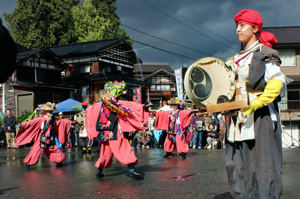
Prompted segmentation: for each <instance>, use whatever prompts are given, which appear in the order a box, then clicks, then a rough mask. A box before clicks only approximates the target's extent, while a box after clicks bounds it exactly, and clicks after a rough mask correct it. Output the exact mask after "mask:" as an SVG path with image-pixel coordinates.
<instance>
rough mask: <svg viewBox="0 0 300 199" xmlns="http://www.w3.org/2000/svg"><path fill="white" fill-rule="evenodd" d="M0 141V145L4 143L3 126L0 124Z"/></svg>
mask: <svg viewBox="0 0 300 199" xmlns="http://www.w3.org/2000/svg"><path fill="white" fill-rule="evenodd" d="M0 142H1V145H2V146H4V145H5V131H4V128H3V127H2V126H1V124H0Z"/></svg>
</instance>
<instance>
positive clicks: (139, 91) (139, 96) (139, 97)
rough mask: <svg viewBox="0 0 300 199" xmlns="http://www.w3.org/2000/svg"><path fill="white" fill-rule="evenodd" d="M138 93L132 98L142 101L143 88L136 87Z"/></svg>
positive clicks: (137, 101) (138, 101)
mask: <svg viewBox="0 0 300 199" xmlns="http://www.w3.org/2000/svg"><path fill="white" fill-rule="evenodd" d="M134 93H136V95H133V96H132V100H133V101H135V102H136V103H142V94H141V88H136V92H134Z"/></svg>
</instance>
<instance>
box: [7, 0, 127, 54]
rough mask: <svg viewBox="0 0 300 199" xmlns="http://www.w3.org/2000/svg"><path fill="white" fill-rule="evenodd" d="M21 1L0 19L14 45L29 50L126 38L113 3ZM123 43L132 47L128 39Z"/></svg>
mask: <svg viewBox="0 0 300 199" xmlns="http://www.w3.org/2000/svg"><path fill="white" fill-rule="evenodd" d="M24 1H25V2H24ZM24 1H21V0H17V8H16V9H15V10H14V11H13V12H12V13H11V14H3V16H4V18H5V20H6V21H7V22H8V24H9V29H10V33H11V35H12V37H13V39H14V40H15V42H17V43H19V44H21V45H22V46H24V47H26V48H28V49H30V50H36V49H42V48H47V47H50V46H53V45H62V44H69V43H77V42H85V41H95V40H104V39H112V38H118V37H123V38H128V39H129V36H128V35H127V33H126V32H125V30H124V29H123V28H121V26H120V24H121V21H120V19H119V17H118V16H117V15H116V13H115V10H116V5H115V3H116V0H92V1H90V0H85V1H83V2H82V3H81V4H80V5H79V0H24ZM26 2H28V3H26ZM33 4H34V5H33ZM36 5H38V6H36ZM43 7H45V8H46V9H44V8H43ZM47 9H48V10H47ZM61 15H63V16H61ZM64 16H66V17H64ZM102 29H104V30H108V31H110V32H113V33H108V32H106V31H104V30H102ZM114 33H115V34H114ZM126 42H127V43H128V44H129V45H131V44H132V43H131V41H130V40H126Z"/></svg>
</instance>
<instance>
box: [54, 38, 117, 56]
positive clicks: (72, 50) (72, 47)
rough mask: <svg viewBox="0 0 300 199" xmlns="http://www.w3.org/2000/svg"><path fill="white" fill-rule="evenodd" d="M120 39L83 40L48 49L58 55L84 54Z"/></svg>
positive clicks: (105, 46)
mask: <svg viewBox="0 0 300 199" xmlns="http://www.w3.org/2000/svg"><path fill="white" fill-rule="evenodd" d="M121 41H122V39H120V38H116V39H106V40H99V41H91V42H83V43H76V44H67V45H59V46H52V47H50V49H51V50H52V52H54V53H55V54H56V55H58V56H64V55H76V54H86V53H93V52H98V51H100V50H102V49H104V48H107V47H109V46H112V45H115V44H117V43H119V42H121Z"/></svg>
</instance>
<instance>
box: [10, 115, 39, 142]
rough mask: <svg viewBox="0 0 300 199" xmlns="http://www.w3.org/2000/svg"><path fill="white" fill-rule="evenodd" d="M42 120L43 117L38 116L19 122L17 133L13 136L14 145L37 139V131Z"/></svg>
mask: <svg viewBox="0 0 300 199" xmlns="http://www.w3.org/2000/svg"><path fill="white" fill-rule="evenodd" d="M43 121H44V118H43V117H40V118H36V119H33V120H30V121H28V122H25V123H23V124H21V127H20V129H19V131H18V134H17V135H16V137H15V138H16V141H15V142H16V145H19V146H20V145H24V144H28V143H31V142H35V141H36V140H37V139H39V132H40V129H41V125H42V122H43Z"/></svg>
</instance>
